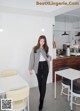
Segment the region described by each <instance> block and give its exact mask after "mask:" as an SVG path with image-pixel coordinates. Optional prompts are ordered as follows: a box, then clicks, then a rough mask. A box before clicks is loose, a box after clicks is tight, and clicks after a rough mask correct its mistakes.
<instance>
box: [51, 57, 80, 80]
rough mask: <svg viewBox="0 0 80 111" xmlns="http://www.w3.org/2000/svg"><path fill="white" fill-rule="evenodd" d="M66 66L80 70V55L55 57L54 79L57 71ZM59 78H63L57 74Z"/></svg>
mask: <svg viewBox="0 0 80 111" xmlns="http://www.w3.org/2000/svg"><path fill="white" fill-rule="evenodd" d="M65 68H73V69H77V70H80V56H58V57H57V58H56V59H53V81H54V73H55V71H58V70H61V69H65ZM58 80H61V77H59V76H57V81H58Z"/></svg>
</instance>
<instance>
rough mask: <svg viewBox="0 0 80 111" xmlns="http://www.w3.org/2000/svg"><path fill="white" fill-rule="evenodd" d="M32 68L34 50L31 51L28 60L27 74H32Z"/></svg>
mask: <svg viewBox="0 0 80 111" xmlns="http://www.w3.org/2000/svg"><path fill="white" fill-rule="evenodd" d="M33 67H34V50H32V51H31V54H30V59H29V73H30V74H32V70H33Z"/></svg>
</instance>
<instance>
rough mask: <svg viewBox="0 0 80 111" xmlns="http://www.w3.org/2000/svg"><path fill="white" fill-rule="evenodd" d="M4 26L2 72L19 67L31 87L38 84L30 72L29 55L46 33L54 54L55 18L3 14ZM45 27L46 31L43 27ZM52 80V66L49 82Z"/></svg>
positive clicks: (0, 47) (0, 54)
mask: <svg viewBox="0 0 80 111" xmlns="http://www.w3.org/2000/svg"><path fill="white" fill-rule="evenodd" d="M1 16H2V27H3V29H4V31H3V32H2V33H1V32H0V72H1V71H2V70H4V69H7V68H11V69H17V71H18V73H19V74H20V75H21V76H22V77H23V78H24V79H26V80H27V81H28V83H29V85H30V86H31V87H34V86H37V80H36V76H35V74H34V73H33V75H32V76H30V75H29V74H28V64H29V55H30V52H31V50H32V47H33V46H34V45H35V44H36V43H37V40H38V37H39V36H40V35H41V34H45V35H46V37H47V40H48V45H49V48H50V55H52V33H53V32H52V25H53V24H54V18H53V19H50V18H45V17H44V18H43V17H37V16H27V15H17V14H6V13H4V14H1ZM42 28H44V29H45V32H42V31H41V29H42ZM51 81H52V66H51V67H50V73H49V77H48V82H51Z"/></svg>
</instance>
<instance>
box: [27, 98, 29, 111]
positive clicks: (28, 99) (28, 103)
mask: <svg viewBox="0 0 80 111" xmlns="http://www.w3.org/2000/svg"><path fill="white" fill-rule="evenodd" d="M27 109H28V111H29V97H28V108H27Z"/></svg>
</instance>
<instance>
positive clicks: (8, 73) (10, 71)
mask: <svg viewBox="0 0 80 111" xmlns="http://www.w3.org/2000/svg"><path fill="white" fill-rule="evenodd" d="M16 74H17V71H16V70H13V69H7V70H4V71H2V77H8V76H14V75H16Z"/></svg>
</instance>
